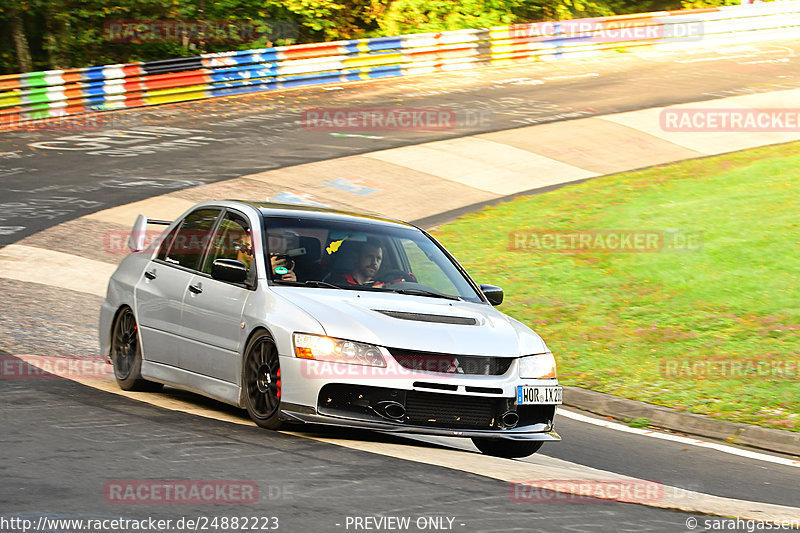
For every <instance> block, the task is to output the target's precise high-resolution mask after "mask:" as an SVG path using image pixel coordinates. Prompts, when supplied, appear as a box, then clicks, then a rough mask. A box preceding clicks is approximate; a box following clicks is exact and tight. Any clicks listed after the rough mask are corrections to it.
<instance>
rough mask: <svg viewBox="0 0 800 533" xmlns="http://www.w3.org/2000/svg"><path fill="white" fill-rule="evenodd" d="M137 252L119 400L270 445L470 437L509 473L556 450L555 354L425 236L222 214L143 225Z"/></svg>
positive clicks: (117, 334)
mask: <svg viewBox="0 0 800 533" xmlns="http://www.w3.org/2000/svg"><path fill="white" fill-rule="evenodd" d="M152 224H163V225H168V228H167V229H166V230H165V231H163V232H160V231H158V230H156V231H153V230H149V231H148V230H147V228H148V227H149V226H151V225H152ZM153 235H157V236H155V237H153ZM151 237H152V238H151ZM129 246H130V247H131V249H132V250H133V253H131V254H130V255H128V256H127V257H126V258H125V259H124V260H123V261H122V263H121V264H120V265H119V267H118V268H117V270H116V272H115V273H114V275H113V276H112V277H111V280H110V281H109V284H108V294H107V296H106V300H105V302H104V303H103V305H102V309H101V313H100V344H101V350H102V353H104V354H106V355H107V356H108V357H109V360H110V362H111V363H112V364H113V367H114V374H115V376H116V380H117V382H118V384H119V386H120V387H122V388H123V389H125V390H152V391H155V390H158V389H159V388H160V387H161V386H162V385H169V386H173V387H179V388H181V389H186V390H189V391H193V392H196V393H199V394H202V395H205V396H209V397H212V398H216V399H218V400H221V401H223V402H226V403H229V404H232V405H235V406H238V407H241V408H245V409H247V412H248V414H249V415H250V417H251V418H252V419H253V420H254V421H255V422H256V423H257V424H258V425H259V426H262V427H265V428H269V429H277V428H279V427H280V426H281V425H282V424H285V423H292V422H296V423H321V424H333V425H339V426H349V427H361V428H372V429H376V430H382V431H395V432H404V433H422V434H429V435H443V436H459V437H470V438H472V440H473V442H474V443H475V445H476V446H477V447H478V449H480V450H481V451H482V452H484V453H487V454H490V455H496V456H502V457H524V456H527V455H530V454H532V453H535V452H536V451H537V450H538V449H539V448H540V447H541V445H542V443H543V442H544V441H557V440H560V437H559V436H558V435H557V434H556V433H555V432H554V431H553V419H554V417H555V412H556V405H558V404H560V403H561V394H562V389H561V387H560V386H559V384H558V380H557V378H556V367H555V360H554V359H553V355H552V354H551V353H550V351H549V350H548V349H547V346H546V345H545V343H544V341H543V340H542V339H541V338H540V337H539V336H538V335H537V334H536V333H534V332H533V331H532V330H531V329H529V328H528V327H527V326H525V325H524V324H522V323H520V322H518V321H516V320H514V319H512V318H510V317H508V316H506V315H504V314H503V313H500V312H499V311H497V310H496V309H495V308H494V306H496V305H499V304H500V303H501V302H502V300H503V291H502V289H500V288H498V287H495V286H492V285H480V286H479V285H476V284H475V282H474V281H473V280H472V279H471V278H470V277H469V275H467V273H466V271H465V270H464V269H463V268H462V267H461V266H460V265H459V264H458V262H457V261H456V260H455V259H454V258H453V257H452V256H451V255H450V253H449V252H447V250H445V248H444V247H443V246H442V245H441V244H439V243H438V242H437V241H436V240H435V239H434V238H433V237H431V236H430V235H428V234H427V233H426V232H424V231H422V230H421V229H419V228H417V227H415V226H413V225H410V224H407V223H404V222H399V221H396V220H391V219H386V218H380V217H375V216H370V215H361V214H355V213H346V212H341V211H334V210H330V209H320V208H313V207H301V206H295V205H281V204H268V203H250V202H242V201H215V202H205V203H201V204H199V205H197V206H195V207H193V208H192V209H190V210H189V211H187V212H186V213H184V214H183V216H181V217H180V218H179V219H178V220H176V221H174V222H166V221H156V220H148V219H146V218H145V217H144V216H141V215H140V216H139V218H138V219H137V221H136V224H135V226H134V228H133V231H132V232H131V235H130V238H129Z"/></svg>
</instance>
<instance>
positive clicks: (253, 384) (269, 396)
mask: <svg viewBox="0 0 800 533" xmlns="http://www.w3.org/2000/svg"><path fill="white" fill-rule="evenodd" d="M244 354H245V355H244V365H243V368H242V387H243V388H244V397H245V407H246V408H247V414H248V415H250V418H251V419H252V420H253V422H255V423H256V424H258V425H259V426H261V427H262V428H266V429H278V428H280V427H281V425H282V421H281V420H280V414H281V363H280V360H279V358H278V349H277V347H276V346H275V343H274V341H273V340H272V337H270V336H269V334H268V333H267V332H266V331H262V332H259V333H257V334H256V335H255V336H254V337H253V338H252V339H250V342H249V343H248V344H247V348H246V349H245V352H244Z"/></svg>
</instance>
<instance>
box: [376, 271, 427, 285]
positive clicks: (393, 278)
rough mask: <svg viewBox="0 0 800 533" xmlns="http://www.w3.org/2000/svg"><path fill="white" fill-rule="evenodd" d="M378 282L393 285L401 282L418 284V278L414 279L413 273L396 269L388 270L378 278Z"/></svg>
mask: <svg viewBox="0 0 800 533" xmlns="http://www.w3.org/2000/svg"><path fill="white" fill-rule="evenodd" d="M376 281H380V282H383V283H389V284H391V283H400V282H401V281H410V282H416V281H417V278H416V277H414V274H412V273H411V272H406V271H404V270H400V269H398V268H396V269H393V270H387V271H386V272H384V273H382V274H381V275H380V276H378V278H377V280H376Z"/></svg>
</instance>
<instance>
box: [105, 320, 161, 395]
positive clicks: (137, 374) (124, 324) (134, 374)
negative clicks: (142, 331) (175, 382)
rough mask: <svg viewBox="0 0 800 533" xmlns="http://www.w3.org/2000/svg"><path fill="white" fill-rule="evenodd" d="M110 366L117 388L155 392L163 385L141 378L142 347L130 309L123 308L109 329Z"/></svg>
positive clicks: (137, 328)
mask: <svg viewBox="0 0 800 533" xmlns="http://www.w3.org/2000/svg"><path fill="white" fill-rule="evenodd" d="M111 364H112V365H113V367H114V377H115V378H116V380H117V384H118V385H119V388H121V389H122V390H129V391H143V392H156V391H159V390H161V388H162V387H163V385H162V384H161V383H155V382H153V381H147V380H146V379H144V378H142V347H141V345H140V344H139V327H138V326H137V325H136V318H135V317H134V316H133V311H131V308H130V307H124V308H123V309H122V311H121V312H120V313H119V314H118V315H117V318H116V319H115V320H114V326H113V327H112V328H111Z"/></svg>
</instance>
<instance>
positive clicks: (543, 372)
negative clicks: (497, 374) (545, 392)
mask: <svg viewBox="0 0 800 533" xmlns="http://www.w3.org/2000/svg"><path fill="white" fill-rule="evenodd" d="M519 377H521V378H555V377H556V360H555V358H554V357H553V354H552V353H550V352H547V353H542V354H539V355H529V356H527V357H520V358H519Z"/></svg>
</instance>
